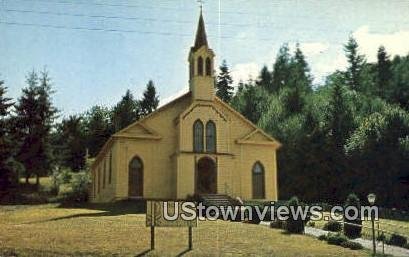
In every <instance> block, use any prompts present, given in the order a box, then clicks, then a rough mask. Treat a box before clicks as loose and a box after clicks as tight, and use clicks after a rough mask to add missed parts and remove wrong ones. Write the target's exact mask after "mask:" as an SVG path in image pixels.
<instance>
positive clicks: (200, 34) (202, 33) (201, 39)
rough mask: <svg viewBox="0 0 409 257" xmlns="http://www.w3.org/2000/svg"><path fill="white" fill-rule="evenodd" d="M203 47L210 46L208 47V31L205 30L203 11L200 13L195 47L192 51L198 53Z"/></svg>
mask: <svg viewBox="0 0 409 257" xmlns="http://www.w3.org/2000/svg"><path fill="white" fill-rule="evenodd" d="M202 46H208V45H207V36H206V29H205V24H204V20H203V15H202V11H200V17H199V23H198V24H197V31H196V39H195V45H194V46H193V48H192V49H193V51H196V50H197V49H199V48H200V47H202Z"/></svg>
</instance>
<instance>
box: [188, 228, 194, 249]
mask: <svg viewBox="0 0 409 257" xmlns="http://www.w3.org/2000/svg"><path fill="white" fill-rule="evenodd" d="M192 249H193V242H192V227H191V226H189V250H192Z"/></svg>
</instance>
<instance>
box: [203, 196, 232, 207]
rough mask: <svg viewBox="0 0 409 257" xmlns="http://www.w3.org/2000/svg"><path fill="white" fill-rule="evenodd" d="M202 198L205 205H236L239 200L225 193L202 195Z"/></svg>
mask: <svg viewBox="0 0 409 257" xmlns="http://www.w3.org/2000/svg"><path fill="white" fill-rule="evenodd" d="M200 200H201V202H202V203H203V205H204V206H217V207H220V206H236V205H238V203H237V200H235V199H233V198H231V197H230V196H228V195H225V194H206V195H200Z"/></svg>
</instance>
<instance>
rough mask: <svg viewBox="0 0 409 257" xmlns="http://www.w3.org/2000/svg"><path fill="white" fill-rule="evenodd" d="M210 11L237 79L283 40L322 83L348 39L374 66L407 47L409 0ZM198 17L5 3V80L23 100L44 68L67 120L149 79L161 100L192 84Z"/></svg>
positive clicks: (132, 6)
mask: <svg viewBox="0 0 409 257" xmlns="http://www.w3.org/2000/svg"><path fill="white" fill-rule="evenodd" d="M203 14H204V19H205V24H206V30H207V34H208V41H209V45H210V47H211V48H212V49H213V50H214V51H215V53H216V65H218V64H220V63H221V61H222V60H226V61H227V64H228V66H229V67H230V70H231V72H232V76H233V80H234V82H235V83H237V82H238V81H239V80H248V79H249V78H252V79H255V78H257V75H258V72H259V70H260V69H261V67H262V66H263V65H267V66H268V67H269V68H270V69H271V67H272V64H273V62H274V59H275V57H276V55H277V52H278V49H279V47H280V46H281V45H282V44H284V43H288V45H289V46H290V49H291V51H293V50H294V47H295V44H296V43H299V44H300V47H301V50H302V51H303V52H304V54H305V56H306V59H307V61H308V63H309V65H310V67H311V72H312V75H313V76H314V82H315V83H316V84H320V83H322V82H323V81H324V78H325V76H326V75H328V74H329V73H331V72H333V71H335V70H336V69H340V70H343V69H345V67H346V59H345V56H344V52H343V44H345V42H346V41H347V40H348V37H349V36H350V35H353V36H354V37H355V38H356V40H357V41H358V44H359V45H360V52H361V53H362V54H365V55H366V57H367V60H368V61H369V62H372V61H375V60H376V51H377V48H378V47H379V46H380V45H384V46H385V48H386V50H387V51H388V53H390V54H391V55H395V54H399V55H406V54H408V53H409V1H406V0H403V1H400V0H360V1H359V0H355V1H352V0H343V1H341V0H325V1H324V0H322V1H318V0H315V1H312V0H281V1H278V0H250V1H249V0H247V1H246V0H205V1H204V4H203ZM198 16H199V3H197V1H195V0H153V1H144V0H116V1H113V0H112V1H109V0H71V1H68V0H0V56H1V58H0V79H1V80H4V81H5V84H6V86H7V87H8V94H9V96H11V97H13V98H18V97H19V96H20V95H21V89H22V88H24V87H25V86H26V84H25V77H26V74H27V73H28V72H30V71H32V70H37V71H42V70H44V69H47V70H48V71H49V75H50V76H51V78H52V83H53V89H54V90H55V93H54V95H53V101H54V103H55V105H56V106H57V108H59V109H60V111H61V114H62V116H63V117H64V116H68V115H72V114H77V113H82V112H84V111H86V110H87V109H89V108H90V107H91V106H93V105H105V106H113V105H114V104H116V103H117V102H118V101H119V100H120V99H121V96H122V95H124V94H125V92H126V90H127V89H130V90H131V91H132V93H133V94H134V95H135V97H138V98H140V97H141V96H142V93H143V91H144V89H145V87H146V84H147V82H148V81H149V80H150V79H152V80H153V81H154V83H155V86H156V89H157V92H158V93H159V96H160V101H161V102H160V104H161V105H162V104H164V103H166V102H169V101H171V100H172V99H174V98H175V97H177V96H179V95H181V94H183V93H185V92H187V90H188V63H187V57H188V52H189V48H190V47H191V46H192V44H193V41H194V36H195V32H196V27H197V21H198Z"/></svg>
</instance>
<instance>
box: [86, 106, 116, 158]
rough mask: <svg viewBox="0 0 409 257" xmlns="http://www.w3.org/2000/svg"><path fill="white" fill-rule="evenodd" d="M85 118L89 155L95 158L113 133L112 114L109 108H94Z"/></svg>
mask: <svg viewBox="0 0 409 257" xmlns="http://www.w3.org/2000/svg"><path fill="white" fill-rule="evenodd" d="M84 118H85V121H84V122H85V127H86V137H87V147H88V150H89V155H90V157H95V156H96V155H97V154H98V152H99V151H100V150H101V148H102V146H103V145H104V144H105V142H106V141H107V140H108V139H109V137H110V136H111V134H112V133H113V129H112V124H111V123H110V112H109V110H108V109H107V108H104V107H101V106H93V107H92V108H91V109H90V110H89V111H88V112H87V113H86V115H85V117H84Z"/></svg>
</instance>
